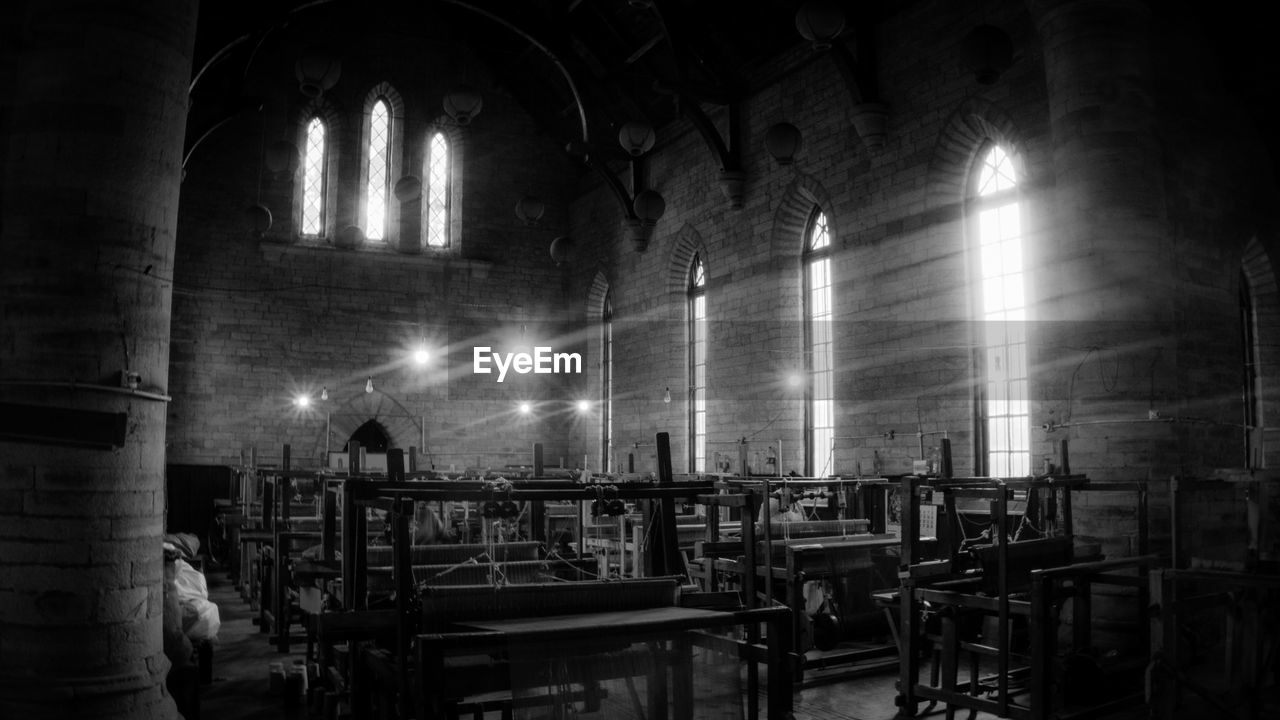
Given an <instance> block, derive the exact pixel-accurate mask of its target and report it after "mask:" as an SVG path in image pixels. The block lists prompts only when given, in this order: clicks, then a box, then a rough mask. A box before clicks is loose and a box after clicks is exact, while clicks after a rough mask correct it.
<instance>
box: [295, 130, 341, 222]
mask: <svg viewBox="0 0 1280 720" xmlns="http://www.w3.org/2000/svg"><path fill="white" fill-rule="evenodd" d="M317 124H318V125H319V127H320V130H321V132H322V134H323V137H322V145H321V149H320V155H321V157H320V188H319V196H320V197H319V214H320V217H319V220H318V224H319V227H318V228H317V230H316V231H315V232H308V231H307V203H308V187H307V171H308V161H307V158H308V154H309V152H310V149H311V133H312V127H313V126H315V125H317ZM332 140H333V133H332V127H331V123H329V122H328V121H327V120H326V119H325V118H324V116H323V114H322V113H320V112H312V113H309V114H308V115H307V116H306V119H305V120H303V122H302V157H301V160H302V162H301V163H299V165H298V176H297V181H298V194H297V197H298V236H299V237H301V238H304V239H308V240H323V239H324V238H326V237H328V236H330V235H331V234H332V233H331V231H330V228H331V226H332V219H331V217H330V215H331V213H330V212H329V210H330V206H331V203H330V198H329V191H330V186H331V182H330V180H331V178H330V176H331V175H332V170H333V169H332V167H331V160H332V157H333V143H332Z"/></svg>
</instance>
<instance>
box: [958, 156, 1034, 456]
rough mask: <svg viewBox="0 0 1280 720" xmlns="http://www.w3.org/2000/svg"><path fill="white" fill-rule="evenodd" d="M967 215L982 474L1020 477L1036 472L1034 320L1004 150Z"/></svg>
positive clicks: (990, 164) (983, 168) (988, 159)
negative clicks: (1031, 388)
mask: <svg viewBox="0 0 1280 720" xmlns="http://www.w3.org/2000/svg"><path fill="white" fill-rule="evenodd" d="M969 210H970V215H971V216H972V218H973V219H974V222H975V225H974V232H973V237H974V239H975V240H976V247H975V248H974V249H975V252H974V253H973V257H974V261H975V275H974V277H975V278H976V279H977V281H978V286H977V288H975V296H974V302H975V306H976V310H977V317H978V319H979V320H981V322H979V323H978V327H979V328H980V330H979V332H980V338H979V348H980V353H979V356H978V363H979V366H980V370H981V375H980V377H981V378H982V382H980V383H978V384H977V386H978V398H977V407H978V413H979V418H980V420H981V422H980V423H979V428H980V433H979V444H980V446H979V448H978V453H977V456H978V457H979V458H981V459H982V460H983V462H984V463H985V467H983V468H980V469H979V472H980V473H984V474H987V475H992V476H996V477H1020V476H1023V475H1028V474H1030V472H1031V421H1030V403H1029V397H1030V395H1029V393H1028V387H1027V382H1028V370H1027V334H1026V325H1027V321H1028V320H1030V317H1029V312H1028V307H1027V297H1026V292H1025V285H1026V282H1025V279H1024V273H1023V256H1024V255H1023V243H1022V207H1021V203H1019V201H1018V177H1017V173H1016V171H1015V169H1014V165H1013V161H1012V159H1011V158H1010V157H1009V155H1008V154H1007V153H1006V152H1005V150H1004V149H1003V148H1001V147H1000V146H999V145H992V146H991V147H990V149H988V150H987V151H986V152H985V153H983V155H982V161H981V163H980V164H979V166H978V168H977V173H976V176H975V178H974V192H973V193H972V197H971V199H970V207H969Z"/></svg>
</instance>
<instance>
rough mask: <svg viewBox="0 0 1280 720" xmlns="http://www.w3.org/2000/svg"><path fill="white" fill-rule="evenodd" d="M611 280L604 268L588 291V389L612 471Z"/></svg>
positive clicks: (605, 463)
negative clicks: (589, 359) (596, 410)
mask: <svg viewBox="0 0 1280 720" xmlns="http://www.w3.org/2000/svg"><path fill="white" fill-rule="evenodd" d="M611 290H612V289H611V287H610V284H609V278H608V276H607V275H606V274H605V272H604V270H603V269H597V270H596V274H595V277H593V278H592V279H591V286H590V287H589V288H588V290H587V302H586V318H585V319H586V327H588V328H590V330H589V331H588V333H587V357H588V358H592V360H591V361H589V362H588V363H587V387H588V388H591V390H590V391H589V392H591V393H592V394H594V395H595V397H596V398H597V402H596V404H595V407H596V408H597V409H598V412H597V418H598V420H599V422H598V423H597V424H596V430H597V431H598V432H599V442H597V443H596V445H597V447H599V449H600V457H599V464H600V469H601V470H603V471H605V472H609V471H612V470H615V469H616V468H614V467H613V464H614V463H613V453H612V447H613V305H612V302H611V295H612V292H611Z"/></svg>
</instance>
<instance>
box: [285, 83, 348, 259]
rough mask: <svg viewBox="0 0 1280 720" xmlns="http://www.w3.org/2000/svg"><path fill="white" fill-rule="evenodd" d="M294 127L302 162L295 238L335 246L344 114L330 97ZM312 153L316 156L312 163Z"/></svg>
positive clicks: (306, 110)
mask: <svg viewBox="0 0 1280 720" xmlns="http://www.w3.org/2000/svg"><path fill="white" fill-rule="evenodd" d="M317 123H318V125H319V127H320V128H322V132H321V136H322V139H323V143H321V144H320V145H319V147H318V148H317V143H316V139H317V136H316V134H315V132H314V130H315V128H316V126H317ZM294 125H295V131H294V145H295V147H297V148H298V152H299V155H300V159H301V162H299V163H298V169H297V170H296V171H295V172H294V175H293V212H292V213H291V217H292V220H293V231H292V233H291V234H292V235H293V236H294V237H301V238H303V239H305V240H308V241H311V242H328V243H332V242H333V238H334V237H335V236H336V234H337V229H338V228H337V218H336V216H335V213H334V208H336V207H337V198H338V182H337V179H338V171H339V168H340V167H341V146H342V144H341V143H340V142H339V138H341V136H342V133H343V131H344V129H343V123H342V113H341V112H340V111H339V108H338V107H337V106H336V105H334V104H333V102H332V101H331V100H329V99H328V97H327V96H321V97H319V98H316V99H314V100H312V101H311V102H309V103H307V105H306V106H304V107H303V108H302V109H301V110H300V111H299V112H298V114H297V115H296V116H295V118H294ZM309 145H310V147H309ZM309 152H312V153H314V154H313V155H312V156H311V157H310V162H309V156H308V153H309Z"/></svg>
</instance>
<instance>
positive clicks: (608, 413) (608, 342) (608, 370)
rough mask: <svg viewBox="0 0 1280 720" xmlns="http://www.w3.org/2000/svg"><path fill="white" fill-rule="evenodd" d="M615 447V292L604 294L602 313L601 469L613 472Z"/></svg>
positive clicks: (607, 291)
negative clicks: (613, 450) (613, 449)
mask: <svg viewBox="0 0 1280 720" xmlns="http://www.w3.org/2000/svg"><path fill="white" fill-rule="evenodd" d="M612 447H613V291H612V290H606V291H605V294H604V310H603V311H602V312H601V313H600V467H601V469H603V471H604V472H612V471H613V468H612V467H611V464H612V462H613V457H612V453H611V452H609V451H610V449H611V448H612Z"/></svg>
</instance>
